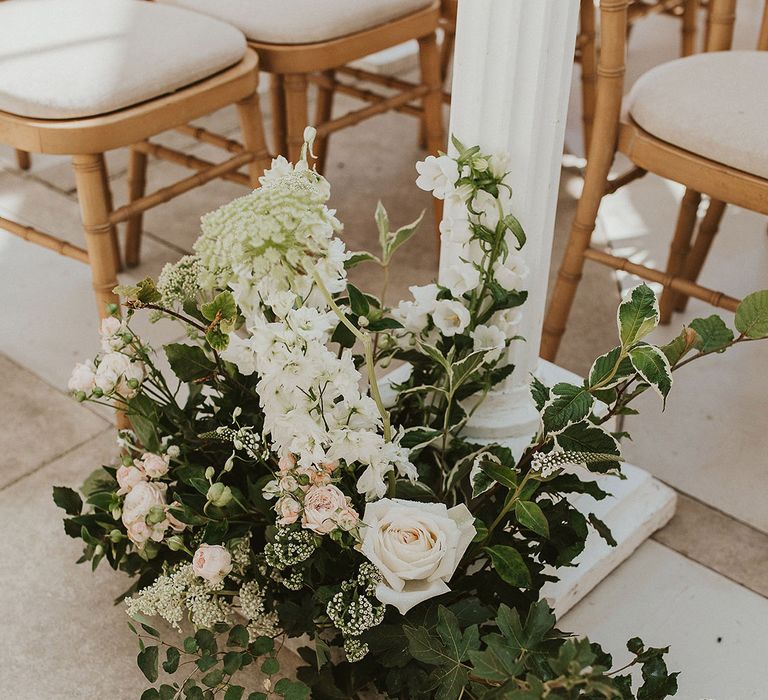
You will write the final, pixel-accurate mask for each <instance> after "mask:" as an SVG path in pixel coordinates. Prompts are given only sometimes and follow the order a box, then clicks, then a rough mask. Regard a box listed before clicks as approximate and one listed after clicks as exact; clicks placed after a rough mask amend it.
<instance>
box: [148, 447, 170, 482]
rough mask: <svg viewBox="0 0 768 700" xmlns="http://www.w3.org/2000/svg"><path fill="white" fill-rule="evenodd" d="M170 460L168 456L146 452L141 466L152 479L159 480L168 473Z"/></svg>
mask: <svg viewBox="0 0 768 700" xmlns="http://www.w3.org/2000/svg"><path fill="white" fill-rule="evenodd" d="M169 463H170V459H169V458H168V457H167V456H166V455H156V454H153V453H151V452H145V453H144V454H143V455H142V456H141V464H142V466H143V467H144V471H145V472H146V473H147V476H148V477H149V478H150V479H158V478H159V477H161V476H163V475H164V474H167V473H168V465H169Z"/></svg>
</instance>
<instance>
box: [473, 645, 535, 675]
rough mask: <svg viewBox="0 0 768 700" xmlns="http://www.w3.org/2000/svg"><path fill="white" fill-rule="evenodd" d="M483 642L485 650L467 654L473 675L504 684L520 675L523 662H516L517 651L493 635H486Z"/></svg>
mask: <svg viewBox="0 0 768 700" xmlns="http://www.w3.org/2000/svg"><path fill="white" fill-rule="evenodd" d="M483 641H484V642H485V643H486V648H485V649H483V650H482V651H470V652H469V659H470V661H471V662H472V666H473V667H474V672H473V675H475V676H478V677H479V678H484V679H486V680H489V681H498V682H504V681H507V680H509V679H510V678H514V677H515V676H517V675H518V674H519V673H520V671H521V670H522V669H523V662H522V661H518V660H517V655H518V653H519V652H518V651H516V650H515V649H514V648H513V647H512V646H510V645H509V644H507V643H506V642H505V640H503V639H501V638H499V637H497V636H495V635H487V636H486V637H484V638H483Z"/></svg>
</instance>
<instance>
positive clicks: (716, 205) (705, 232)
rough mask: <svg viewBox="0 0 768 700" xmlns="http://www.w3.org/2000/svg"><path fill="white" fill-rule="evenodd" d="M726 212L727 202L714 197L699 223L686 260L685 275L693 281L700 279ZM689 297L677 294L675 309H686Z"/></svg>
mask: <svg viewBox="0 0 768 700" xmlns="http://www.w3.org/2000/svg"><path fill="white" fill-rule="evenodd" d="M724 212H725V202H721V201H719V200H717V199H712V200H710V202H709V206H708V207H707V212H706V214H704V218H703V219H702V220H701V223H700V224H699V230H698V232H697V233H696V238H695V240H694V242H693V247H692V248H691V251H690V253H689V254H688V258H687V259H686V262H685V269H684V272H683V277H685V279H687V280H691V282H696V281H697V280H698V279H699V274H700V273H701V269H702V268H703V267H704V263H705V261H706V259H707V255H708V254H709V249H710V248H711V247H712V241H714V240H715V236H716V235H717V231H718V229H719V228H720V221H721V219H722V218H723V213H724ZM688 298H689V297H686V296H683V295H682V294H678V295H677V301H676V303H675V311H685V307H686V306H687V305H688Z"/></svg>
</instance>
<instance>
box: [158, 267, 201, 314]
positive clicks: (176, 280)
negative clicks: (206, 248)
mask: <svg viewBox="0 0 768 700" xmlns="http://www.w3.org/2000/svg"><path fill="white" fill-rule="evenodd" d="M202 274H203V266H202V264H201V263H200V259H199V258H197V257H196V256H194V255H185V256H184V257H183V258H181V260H179V261H178V262H175V263H167V264H166V265H165V267H163V269H162V271H161V272H160V276H159V277H158V278H157V291H158V292H160V297H161V299H160V303H161V305H162V306H166V307H173V306H175V305H176V304H177V303H178V304H183V303H184V302H185V301H187V300H190V299H196V298H197V296H198V294H199V293H200V289H201V287H200V278H201V276H202Z"/></svg>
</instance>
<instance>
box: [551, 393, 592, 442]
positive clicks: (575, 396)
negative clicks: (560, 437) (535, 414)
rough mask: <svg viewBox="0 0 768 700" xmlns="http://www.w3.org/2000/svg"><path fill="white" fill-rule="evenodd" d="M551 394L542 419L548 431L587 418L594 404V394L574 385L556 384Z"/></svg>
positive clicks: (560, 428)
mask: <svg viewBox="0 0 768 700" xmlns="http://www.w3.org/2000/svg"><path fill="white" fill-rule="evenodd" d="M551 392H552V394H551V398H550V401H549V403H548V404H547V405H546V406H545V407H544V412H543V413H542V419H543V420H544V425H545V426H546V427H547V429H548V430H550V431H553V432H557V431H559V430H562V429H563V428H565V427H567V426H568V425H571V424H572V423H577V422H579V421H580V420H582V419H583V418H586V416H587V414H588V413H589V410H590V408H592V403H593V402H594V399H593V397H592V394H590V393H589V392H588V391H587V390H586V389H585V388H584V387H580V386H576V385H574V384H566V383H560V384H555V386H553V387H552V390H551Z"/></svg>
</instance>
